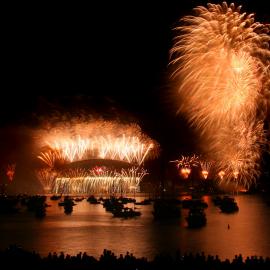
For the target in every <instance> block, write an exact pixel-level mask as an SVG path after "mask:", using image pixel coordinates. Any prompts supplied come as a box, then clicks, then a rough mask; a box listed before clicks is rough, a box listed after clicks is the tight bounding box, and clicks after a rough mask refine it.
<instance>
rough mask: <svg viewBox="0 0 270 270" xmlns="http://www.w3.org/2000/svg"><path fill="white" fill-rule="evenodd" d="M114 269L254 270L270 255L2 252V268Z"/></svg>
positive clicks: (268, 264) (12, 248) (264, 264)
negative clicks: (230, 258)
mask: <svg viewBox="0 0 270 270" xmlns="http://www.w3.org/2000/svg"><path fill="white" fill-rule="evenodd" d="M3 266H6V267H8V268H6V269H13V268H14V269H15V267H16V269H19V268H20V269H70V270H71V269H94V270H103V269H112V270H116V269H117V270H118V269H119V270H152V269H155V270H156V269H166V270H169V269H173V270H176V269H184V270H185V269H188V270H204V269H211V270H215V269H217V270H226V269H237V270H244V269H248V270H252V269H270V258H268V257H267V258H263V257H257V256H251V257H247V258H245V259H244V258H243V257H242V255H241V254H240V255H236V256H235V258H234V259H233V260H231V261H230V260H228V259H226V260H221V259H220V258H219V257H218V256H210V255H208V256H206V255H205V254H204V253H200V254H191V253H189V254H187V253H185V254H180V252H178V253H176V255H175V256H171V255H169V254H160V255H158V256H156V257H155V258H154V259H153V260H151V261H149V260H147V259H146V258H136V257H135V256H134V255H133V254H132V253H129V252H127V253H126V255H124V256H123V255H122V254H120V256H119V257H117V256H116V255H115V254H114V253H113V252H112V251H110V250H106V249H105V250H104V251H103V254H102V255H101V256H100V258H99V259H96V258H94V257H92V256H89V255H87V254H86V253H85V252H84V253H81V252H80V253H78V254H77V255H76V256H71V255H68V254H67V255H65V254H64V253H63V252H61V253H60V254H57V253H49V255H48V256H47V257H41V256H40V254H38V253H36V252H29V251H26V250H24V249H22V248H20V247H18V246H10V247H9V248H8V249H6V250H4V251H0V267H1V269H4V268H5V267H3Z"/></svg>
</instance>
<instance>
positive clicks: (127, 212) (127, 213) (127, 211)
mask: <svg viewBox="0 0 270 270" xmlns="http://www.w3.org/2000/svg"><path fill="white" fill-rule="evenodd" d="M112 213H113V216H114V217H122V218H131V217H138V216H140V215H141V212H139V211H135V210H133V209H132V208H129V207H124V208H122V209H119V210H115V211H113V212H112Z"/></svg>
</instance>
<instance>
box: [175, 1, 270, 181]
mask: <svg viewBox="0 0 270 270" xmlns="http://www.w3.org/2000/svg"><path fill="white" fill-rule="evenodd" d="M194 11H195V13H196V16H186V17H184V18H183V19H182V20H181V21H180V22H181V25H180V26H179V27H176V29H175V30H176V31H177V33H178V35H177V36H176V38H175V43H174V46H173V48H172V49H171V62H170V64H171V66H172V67H173V69H174V71H173V74H172V77H173V79H174V80H176V83H177V85H178V93H179V101H180V102H179V112H180V113H183V114H184V115H186V118H187V120H188V121H189V123H190V125H191V126H192V127H194V128H195V129H196V130H197V131H198V133H199V134H200V135H201V138H202V146H203V150H204V152H205V153H206V154H207V155H208V156H209V157H210V158H211V159H213V160H216V161H217V164H223V165H224V164H226V165H225V168H224V171H225V174H224V175H223V176H224V177H223V178H225V177H227V180H228V181H230V180H236V181H240V182H241V183H243V184H244V185H246V186H249V185H250V184H251V183H253V182H254V180H255V179H256V178H257V177H258V175H259V163H260V156H261V151H262V148H263V147H262V143H261V142H262V141H263V142H265V132H264V130H263V125H262V124H261V123H262V122H261V121H263V120H264V119H265V117H266V112H267V105H268V102H269V85H270V79H269V78H270V68H269V67H270V51H269V41H270V36H269V30H270V28H269V25H264V24H261V23H259V22H255V19H254V15H253V14H246V13H241V6H238V7H237V6H235V5H234V4H230V5H229V6H228V5H227V3H226V2H223V3H222V5H216V4H208V6H207V7H202V6H199V7H196V8H195V9H194ZM261 135H263V137H264V138H263V139H262V138H261ZM236 138H237V139H238V140H239V142H236V144H235V143H234V142H235V141H236V140H237V139H236ZM257 139H258V141H259V142H258V141H257ZM217 153H221V154H220V155H217ZM228 171H230V173H228ZM230 175H231V176H230ZM239 179H241V180H239Z"/></svg>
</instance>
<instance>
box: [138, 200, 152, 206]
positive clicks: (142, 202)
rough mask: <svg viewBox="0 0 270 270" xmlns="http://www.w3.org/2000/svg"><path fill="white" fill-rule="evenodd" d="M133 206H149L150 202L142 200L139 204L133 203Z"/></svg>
mask: <svg viewBox="0 0 270 270" xmlns="http://www.w3.org/2000/svg"><path fill="white" fill-rule="evenodd" d="M134 204H136V205H149V204H151V200H150V199H145V200H142V201H141V202H135V203H134Z"/></svg>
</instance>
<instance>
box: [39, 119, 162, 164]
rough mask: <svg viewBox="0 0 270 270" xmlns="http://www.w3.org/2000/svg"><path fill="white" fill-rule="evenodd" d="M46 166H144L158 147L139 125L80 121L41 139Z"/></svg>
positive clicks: (41, 155) (45, 133) (44, 133)
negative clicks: (101, 162)
mask: <svg viewBox="0 0 270 270" xmlns="http://www.w3.org/2000/svg"><path fill="white" fill-rule="evenodd" d="M37 137H38V138H40V139H39V140H38V142H39V146H38V147H39V148H40V149H41V152H40V153H39V154H38V155H37V157H38V159H40V160H41V161H42V162H43V163H44V164H46V165H47V166H48V167H50V168H54V167H55V165H56V164H57V163H60V164H61V163H70V162H74V161H78V160H83V159H90V158H101V159H112V160H121V161H126V162H129V163H133V164H137V165H139V166H140V165H142V163H143V162H144V161H145V160H146V159H149V158H154V157H156V156H157V154H158V144H157V143H156V142H155V141H153V140H151V139H150V138H149V137H147V136H146V135H145V134H143V133H142V131H141V129H140V127H139V126H138V125H135V124H129V125H124V124H120V123H118V122H114V121H110V122H109V121H102V120H96V121H89V122H83V121H81V122H80V121H77V122H75V123H74V122H72V121H70V122H68V123H65V124H63V123H60V124H58V125H57V124H56V125H55V126H54V127H52V128H50V129H49V130H44V131H43V130H39V134H38V135H37Z"/></svg>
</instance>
